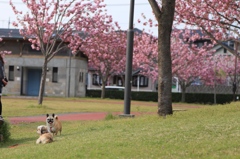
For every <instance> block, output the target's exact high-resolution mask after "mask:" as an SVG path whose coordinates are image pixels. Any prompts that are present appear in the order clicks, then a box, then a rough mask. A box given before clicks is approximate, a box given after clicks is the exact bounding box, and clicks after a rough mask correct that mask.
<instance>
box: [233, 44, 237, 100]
mask: <svg viewBox="0 0 240 159" xmlns="http://www.w3.org/2000/svg"><path fill="white" fill-rule="evenodd" d="M237 58H238V42H237V41H235V66H234V79H233V88H232V90H233V101H236V91H237Z"/></svg>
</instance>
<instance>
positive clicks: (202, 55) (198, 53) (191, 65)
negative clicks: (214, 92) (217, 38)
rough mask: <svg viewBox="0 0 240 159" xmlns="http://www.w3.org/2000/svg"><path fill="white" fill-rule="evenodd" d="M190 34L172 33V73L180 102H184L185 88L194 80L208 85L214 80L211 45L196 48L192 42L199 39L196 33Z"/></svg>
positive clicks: (188, 31) (187, 32)
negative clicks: (179, 93)
mask: <svg viewBox="0 0 240 159" xmlns="http://www.w3.org/2000/svg"><path fill="white" fill-rule="evenodd" d="M190 32H193V31H192V30H184V32H182V31H180V32H179V31H178V30H176V31H175V32H174V33H173V38H172V46H171V48H172V49H171V51H172V53H171V55H172V70H173V72H172V73H173V76H175V77H177V78H178V81H179V85H180V86H181V93H182V102H185V93H186V89H187V87H189V86H190V85H191V84H192V83H193V82H194V81H195V80H200V81H201V82H204V83H205V84H206V83H207V84H210V83H212V82H213V79H214V67H213V64H214V63H213V59H214V58H213V55H214V50H213V45H212V44H210V43H207V42H205V43H204V44H203V46H201V47H199V46H197V44H195V43H194V42H196V40H201V37H200V35H199V34H197V33H190ZM180 35H181V36H182V37H180ZM192 40H193V41H192Z"/></svg>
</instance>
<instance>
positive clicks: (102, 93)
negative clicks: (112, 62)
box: [101, 81, 106, 99]
mask: <svg viewBox="0 0 240 159" xmlns="http://www.w3.org/2000/svg"><path fill="white" fill-rule="evenodd" d="M105 83H106V82H105V81H104V82H102V92H101V99H104V98H105V86H106V84H105Z"/></svg>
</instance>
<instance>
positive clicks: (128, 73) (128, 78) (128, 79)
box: [120, 0, 135, 117]
mask: <svg viewBox="0 0 240 159" xmlns="http://www.w3.org/2000/svg"><path fill="white" fill-rule="evenodd" d="M134 1H135V0H131V3H130V14H129V29H128V31H127V51H126V70H125V90H124V114H122V115H120V116H123V117H134V115H131V114H130V107H131V86H132V58H133V38H134V30H133V18H134Z"/></svg>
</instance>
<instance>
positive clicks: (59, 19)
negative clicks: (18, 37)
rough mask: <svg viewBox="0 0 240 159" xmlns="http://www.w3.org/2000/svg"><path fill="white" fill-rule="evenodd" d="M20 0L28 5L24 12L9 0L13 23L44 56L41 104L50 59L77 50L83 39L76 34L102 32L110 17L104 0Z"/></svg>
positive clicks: (40, 94)
mask: <svg viewBox="0 0 240 159" xmlns="http://www.w3.org/2000/svg"><path fill="white" fill-rule="evenodd" d="M22 3H23V4H25V5H26V7H27V11H26V12H22V11H19V10H17V9H16V7H15V6H14V4H13V2H12V1H11V0H10V5H11V6H12V9H13V11H14V13H15V14H16V15H17V21H18V22H14V23H13V24H14V25H15V26H16V27H17V26H18V25H20V27H21V28H22V29H21V30H20V34H22V35H23V36H24V38H26V39H28V40H29V41H30V42H31V43H32V48H33V49H37V50H41V52H42V54H43V56H44V63H43V67H42V77H41V83H40V90H39V97H38V103H39V104H42V102H43V95H44V87H45V81H46V72H47V64H48V63H49V61H50V60H51V59H52V58H53V57H54V56H55V55H56V54H57V52H59V51H60V50H62V49H64V48H66V47H69V48H71V49H72V52H73V53H74V52H76V51H77V50H78V49H79V46H81V45H82V42H83V41H84V39H83V38H82V37H80V36H79V33H86V34H87V35H88V36H89V37H91V36H90V35H89V34H96V33H97V32H105V31H106V26H107V23H109V22H111V21H112V19H111V17H110V16H107V15H106V14H105V12H104V10H103V9H104V7H105V5H104V4H103V0H95V1H91V2H90V1H87V0H71V1H61V0H52V1H48V0H22Z"/></svg>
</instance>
